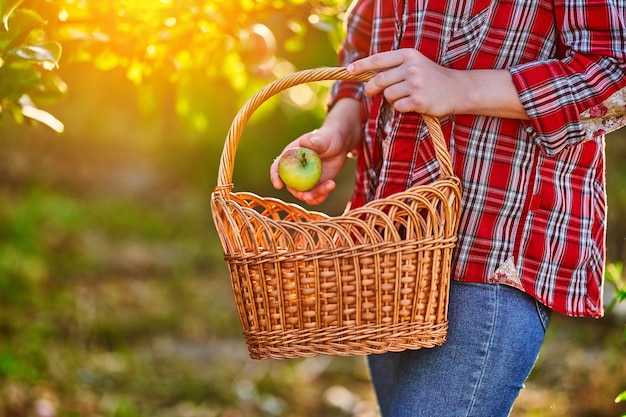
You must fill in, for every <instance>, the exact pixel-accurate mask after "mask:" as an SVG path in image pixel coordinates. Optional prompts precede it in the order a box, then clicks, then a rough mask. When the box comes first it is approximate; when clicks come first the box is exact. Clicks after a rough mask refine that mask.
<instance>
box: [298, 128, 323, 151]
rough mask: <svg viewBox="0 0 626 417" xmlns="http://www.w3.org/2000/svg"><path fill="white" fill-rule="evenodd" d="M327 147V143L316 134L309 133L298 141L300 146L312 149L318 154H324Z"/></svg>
mask: <svg viewBox="0 0 626 417" xmlns="http://www.w3.org/2000/svg"><path fill="white" fill-rule="evenodd" d="M328 145H329V144H328V141H325V140H324V138H323V137H322V136H321V135H320V134H319V133H318V132H311V133H310V134H308V135H306V136H304V137H303V138H302V139H301V140H300V146H303V147H305V148H309V149H312V150H314V151H315V152H317V153H318V154H323V153H324V152H326V151H327V150H328Z"/></svg>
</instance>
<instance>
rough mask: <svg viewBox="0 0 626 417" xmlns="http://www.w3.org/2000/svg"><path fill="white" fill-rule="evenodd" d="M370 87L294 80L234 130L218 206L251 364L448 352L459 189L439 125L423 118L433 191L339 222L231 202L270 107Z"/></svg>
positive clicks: (259, 200)
mask: <svg viewBox="0 0 626 417" xmlns="http://www.w3.org/2000/svg"><path fill="white" fill-rule="evenodd" d="M370 77H371V74H367V75H362V76H359V77H355V76H352V75H350V74H349V73H347V72H346V71H345V70H344V69H342V68H321V69H312V70H305V71H300V72H296V73H294V74H290V75H288V76H286V77H283V78H281V79H278V80H276V81H274V82H272V83H270V84H268V85H267V86H266V87H265V88H263V89H261V90H260V91H259V92H258V93H257V94H255V95H254V96H253V97H252V98H250V100H248V102H247V103H246V104H245V105H244V106H243V107H242V108H241V109H240V111H239V113H238V114H237V115H236V117H235V119H234V120H233V122H232V125H231V128H230V130H229V132H228V136H227V138H226V142H225V144H224V149H223V152H222V156H221V161H220V168H219V173H218V184H217V187H216V189H215V190H214V192H213V194H212V198H211V208H212V213H213V219H214V222H215V225H216V228H217V232H218V235H219V237H220V240H221V242H222V246H223V248H224V257H225V260H226V261H227V263H228V267H229V272H230V278H231V284H232V289H233V295H234V298H235V304H236V307H237V311H238V314H239V318H240V320H241V324H242V327H243V333H244V337H245V339H246V343H247V345H248V350H249V352H250V356H251V357H252V358H254V359H264V358H276V359H283V358H296V357H307V356H315V355H319V354H327V355H341V356H349V355H363V354H370V353H382V352H388V351H400V350H405V349H419V348H424V347H433V346H436V345H440V344H442V343H444V342H445V338H446V331H447V327H448V321H447V306H448V290H449V280H450V262H451V256H452V251H453V249H454V245H455V242H456V230H457V227H458V222H459V215H460V209H461V207H460V206H461V188H460V181H459V179H458V178H457V177H456V176H455V175H454V172H453V170H452V165H451V162H450V156H449V153H448V150H447V146H446V141H445V139H444V136H443V133H442V131H441V127H440V125H439V122H438V120H437V119H436V118H433V117H430V116H423V120H424V122H425V123H426V125H427V127H428V129H429V132H430V136H431V138H432V140H433V143H434V145H435V151H436V156H437V159H438V161H439V164H440V170H441V173H440V177H439V179H438V180H437V181H435V182H434V183H432V184H428V185H420V186H415V187H412V188H410V189H408V190H407V191H405V192H402V193H398V194H394V195H393V196H391V197H388V198H384V199H380V200H375V201H372V202H370V203H368V204H366V205H365V206H363V207H360V208H358V209H355V210H351V211H347V212H345V213H344V214H342V215H341V216H338V217H330V216H327V215H325V214H323V213H320V212H316V211H308V210H307V209H305V208H303V207H301V206H299V205H297V204H294V203H286V202H283V201H281V200H279V199H276V198H264V197H260V196H258V195H255V194H253V193H249V192H233V184H232V183H231V181H232V175H233V169H234V156H235V152H236V149H237V146H238V143H239V139H240V137H241V134H242V131H243V129H244V127H245V125H246V123H247V121H248V120H249V118H250V117H251V115H252V114H253V112H254V111H255V110H256V109H257V108H258V107H259V106H260V105H261V104H262V103H263V102H265V101H266V100H267V99H268V98H270V97H271V96H273V95H275V94H277V93H279V92H280V91H283V90H285V89H287V88H289V87H292V86H295V85H298V84H302V83H307V82H314V81H323V80H338V79H353V80H358V81H365V80H367V79H369V78H370Z"/></svg>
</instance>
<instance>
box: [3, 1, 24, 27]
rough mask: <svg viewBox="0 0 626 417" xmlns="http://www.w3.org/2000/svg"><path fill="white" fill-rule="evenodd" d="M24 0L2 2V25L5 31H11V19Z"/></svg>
mask: <svg viewBox="0 0 626 417" xmlns="http://www.w3.org/2000/svg"><path fill="white" fill-rule="evenodd" d="M22 1H23V0H1V1H0V5H2V9H1V10H2V25H3V26H4V30H6V31H8V30H9V18H10V17H11V15H12V14H13V12H14V11H15V9H17V7H18V6H19V5H20V4H22Z"/></svg>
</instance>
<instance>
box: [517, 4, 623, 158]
mask: <svg viewBox="0 0 626 417" xmlns="http://www.w3.org/2000/svg"><path fill="white" fill-rule="evenodd" d="M554 7H555V10H554V11H555V16H556V31H557V33H556V36H557V37H560V39H559V42H560V44H561V45H562V48H560V49H562V50H561V51H559V52H560V54H559V55H562V56H558V57H557V58H555V59H553V60H547V61H536V62H529V63H525V64H520V65H517V66H514V67H511V68H510V69H509V70H510V72H511V74H512V76H513V82H514V84H515V86H516V87H517V90H518V92H519V97H520V100H521V102H522V104H523V106H524V108H525V110H526V113H527V114H528V116H529V118H530V120H528V121H527V122H524V123H525V125H526V129H527V131H528V132H529V134H530V136H531V137H532V138H533V139H534V140H535V141H536V142H537V143H538V144H539V145H540V146H541V147H542V148H543V149H545V152H546V153H547V154H548V155H549V156H554V155H556V154H557V153H559V152H560V151H562V150H563V149H564V148H565V147H567V146H569V145H573V144H576V143H579V142H582V141H583V140H585V138H586V134H585V129H584V127H583V124H582V123H581V114H582V113H583V112H585V111H586V110H589V109H590V108H592V107H594V106H597V105H599V104H601V103H602V102H603V101H604V100H606V99H608V98H609V97H610V96H611V95H613V94H615V93H616V92H617V91H619V90H620V89H622V88H624V87H626V3H625V2H623V1H618V0H613V1H605V0H603V1H600V0H588V1H576V0H557V1H554Z"/></svg>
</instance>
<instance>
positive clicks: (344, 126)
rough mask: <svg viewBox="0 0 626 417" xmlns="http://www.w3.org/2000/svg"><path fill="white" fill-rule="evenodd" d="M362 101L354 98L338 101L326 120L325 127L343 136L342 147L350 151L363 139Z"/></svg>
mask: <svg viewBox="0 0 626 417" xmlns="http://www.w3.org/2000/svg"><path fill="white" fill-rule="evenodd" d="M362 123H363V122H362V120H361V102H360V101H359V100H356V99H353V98H343V99H341V100H339V101H337V102H336V103H335V104H334V106H333V107H332V108H331V109H330V111H329V112H328V114H327V116H326V119H325V120H324V125H323V126H324V128H328V129H333V130H335V131H336V132H338V133H339V136H340V137H341V138H342V143H341V145H342V147H343V148H344V150H345V152H346V153H348V152H350V151H352V150H353V149H354V148H356V147H357V146H358V145H359V144H360V143H361V140H362V133H363V126H362Z"/></svg>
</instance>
